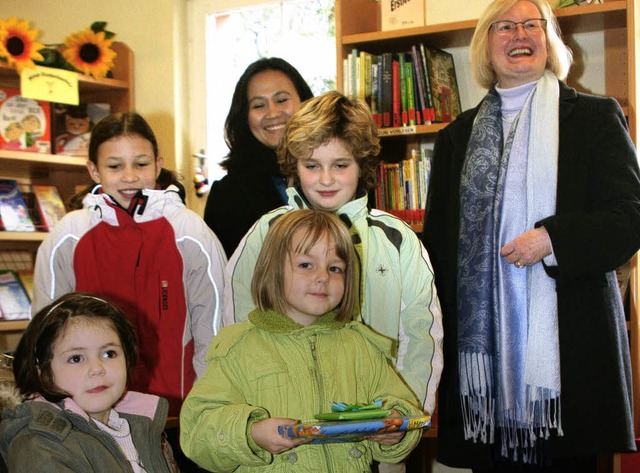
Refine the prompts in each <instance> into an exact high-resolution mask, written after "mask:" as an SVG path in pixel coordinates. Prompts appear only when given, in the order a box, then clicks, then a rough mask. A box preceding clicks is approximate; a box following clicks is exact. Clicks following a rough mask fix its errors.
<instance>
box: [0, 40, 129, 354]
mask: <svg viewBox="0 0 640 473" xmlns="http://www.w3.org/2000/svg"><path fill="white" fill-rule="evenodd" d="M112 48H113V49H114V50H115V52H116V53H117V57H116V58H115V60H114V67H113V69H112V70H111V77H109V78H105V79H99V80H96V79H94V78H92V77H89V76H86V75H84V74H80V73H78V74H77V77H78V87H79V99H80V103H81V104H85V103H86V104H91V103H93V104H108V105H109V108H110V110H111V111H113V112H117V111H128V110H132V109H133V103H134V101H133V53H132V52H131V50H130V49H129V47H128V46H127V45H126V44H124V43H113V45H112ZM19 87H20V77H19V76H18V74H17V73H16V71H15V70H14V69H13V68H12V67H9V66H8V65H7V64H6V63H5V62H4V61H2V60H0V88H7V89H17V88H19ZM49 125H50V124H49ZM52 136H53V135H52ZM52 141H53V140H52ZM86 161H87V158H86V157H81V156H67V155H62V154H48V153H37V152H28V151H15V150H6V149H0V179H13V180H15V181H17V182H18V184H19V186H20V188H21V192H22V193H23V195H25V194H30V193H31V192H32V191H34V190H35V189H38V186H41V188H45V189H46V188H47V187H46V186H55V187H56V189H57V190H58V191H59V194H60V197H61V199H62V201H63V202H65V203H66V202H68V201H69V199H70V197H71V196H72V195H74V194H75V193H76V191H77V188H78V186H82V185H86V184H89V183H90V178H89V175H88V172H87V169H86ZM34 188H35V189H34ZM49 210H51V209H49ZM39 211H40V212H41V213H42V212H43V211H47V209H42V208H39ZM38 228H39V227H36V229H38ZM47 234H48V233H47V232H45V231H34V232H30V231H23V232H13V231H0V252H2V251H13V250H22V251H26V252H28V254H29V255H31V256H32V257H33V258H34V259H35V253H36V251H37V249H38V246H39V245H40V244H41V243H42V241H43V240H44V239H45V238H46V236H47ZM0 269H3V268H0ZM27 323H28V321H23V320H19V321H0V332H6V333H3V334H2V335H1V336H0V352H1V351H6V350H12V349H14V348H15V345H16V344H17V341H18V339H19V335H20V333H19V332H21V331H22V330H24V328H25V327H26V325H27Z"/></svg>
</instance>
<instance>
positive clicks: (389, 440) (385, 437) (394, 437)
mask: <svg viewBox="0 0 640 473" xmlns="http://www.w3.org/2000/svg"><path fill="white" fill-rule="evenodd" d="M389 416H390V417H399V416H400V413H399V412H398V411H396V410H395V409H392V410H391V414H390V415H389ZM391 428H392V426H390V427H389V429H390V430H387V432H384V433H379V434H375V435H371V436H369V437H367V440H370V441H372V442H378V443H379V444H382V445H395V444H397V443H398V442H400V440H402V438H403V437H404V434H405V433H404V432H395V431H393V430H391Z"/></svg>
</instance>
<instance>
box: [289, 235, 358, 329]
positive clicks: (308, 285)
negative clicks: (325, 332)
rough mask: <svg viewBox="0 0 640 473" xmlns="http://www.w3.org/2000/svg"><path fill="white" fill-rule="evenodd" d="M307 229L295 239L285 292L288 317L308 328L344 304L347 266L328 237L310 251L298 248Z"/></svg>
mask: <svg viewBox="0 0 640 473" xmlns="http://www.w3.org/2000/svg"><path fill="white" fill-rule="evenodd" d="M305 230H306V229H300V230H298V231H297V232H296V233H294V235H293V238H292V240H291V248H292V250H291V251H289V254H288V256H287V259H286V261H285V263H284V264H285V271H284V293H285V299H286V301H287V306H288V311H287V316H288V317H289V318H290V319H291V320H293V321H294V322H298V323H299V324H302V325H304V326H305V327H306V326H309V325H311V324H312V323H313V321H314V320H316V319H317V318H318V317H320V316H321V315H322V314H325V313H327V312H329V311H330V310H332V309H334V308H336V307H337V306H338V305H339V304H340V301H342V296H343V295H344V272H345V268H346V264H345V262H344V261H343V260H342V259H341V258H340V257H339V256H338V255H337V254H336V249H335V245H334V243H333V240H332V239H330V238H328V237H327V236H326V235H325V236H323V237H322V238H320V239H319V240H318V241H317V242H316V244H315V245H313V246H312V247H311V248H309V251H304V250H305V248H298V247H299V246H301V245H300V242H301V240H302V239H303V236H304V234H305ZM295 250H299V251H295Z"/></svg>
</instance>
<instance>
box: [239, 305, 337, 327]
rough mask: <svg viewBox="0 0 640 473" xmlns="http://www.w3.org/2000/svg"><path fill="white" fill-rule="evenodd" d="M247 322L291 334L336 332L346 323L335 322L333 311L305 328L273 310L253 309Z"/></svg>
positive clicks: (334, 312) (334, 311)
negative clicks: (317, 329)
mask: <svg viewBox="0 0 640 473" xmlns="http://www.w3.org/2000/svg"><path fill="white" fill-rule="evenodd" d="M249 321H250V322H251V323H252V324H253V325H254V326H256V327H258V328H259V329H262V330H266V331H267V332H277V333H291V332H295V331H298V330H304V329H307V328H312V329H315V328H328V329H333V330H337V329H340V328H342V327H344V326H345V325H346V322H339V321H337V320H336V310H335V309H334V310H332V311H330V312H327V313H326V314H324V315H321V316H320V317H318V319H316V321H315V322H314V323H313V324H311V325H310V326H309V327H305V326H304V325H301V324H299V323H297V322H294V321H293V320H291V319H290V318H289V317H287V316H286V315H284V314H282V313H280V312H277V311H275V310H264V311H263V310H260V309H254V310H253V311H251V312H250V313H249Z"/></svg>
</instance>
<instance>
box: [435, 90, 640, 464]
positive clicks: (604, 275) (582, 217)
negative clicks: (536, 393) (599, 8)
mask: <svg viewBox="0 0 640 473" xmlns="http://www.w3.org/2000/svg"><path fill="white" fill-rule="evenodd" d="M477 111H478V108H475V109H473V110H469V111H466V112H464V113H463V114H461V115H460V116H459V117H458V119H457V120H456V121H454V122H453V123H451V124H450V125H449V126H447V127H446V128H445V129H443V130H442V131H441V132H440V133H439V134H438V136H437V138H436V144H435V150H434V162H433V168H432V175H431V181H430V188H429V194H428V196H427V212H426V215H425V222H424V230H423V241H424V243H425V246H426V248H427V250H428V252H429V255H430V256H431V261H432V263H433V267H434V272H435V280H436V287H437V290H438V295H439V297H440V301H441V304H442V312H443V322H444V370H443V373H442V379H441V382H440V388H439V395H438V457H439V460H440V461H441V462H443V463H445V464H447V465H450V466H455V467H465V468H487V467H489V465H490V458H491V453H492V452H491V448H489V447H488V446H487V445H485V444H483V443H481V442H478V443H476V444H474V443H473V442H472V441H471V440H469V441H465V440H464V434H463V423H462V416H461V409H460V397H459V392H458V389H457V361H458V358H457V357H458V355H457V348H456V342H457V318H456V279H457V269H456V266H457V251H458V229H459V219H460V215H459V212H460V208H459V189H460V174H461V169H462V164H463V160H464V157H465V151H466V147H467V143H468V141H469V136H470V133H471V128H472V125H473V120H474V118H475V116H476V114H477ZM559 114H560V124H559V126H560V138H559V140H560V141H559V156H558V184H557V186H558V188H557V204H556V214H555V215H553V216H550V217H548V218H546V219H544V220H542V221H541V222H538V225H544V227H545V228H546V229H547V231H548V233H549V236H550V238H551V242H552V245H553V250H554V253H555V256H556V258H557V261H558V266H557V267H553V268H545V269H546V270H547V274H549V276H551V277H553V278H555V279H556V284H557V294H558V312H559V315H558V318H559V321H558V322H559V337H560V370H561V382H562V394H561V403H562V406H561V409H562V411H561V416H562V428H563V430H564V437H558V438H553V439H552V442H551V444H552V454H553V455H554V456H558V457H560V456H577V455H589V454H596V453H599V452H611V451H629V450H633V449H635V447H634V442H633V424H632V422H633V418H632V396H631V368H630V358H629V344H628V339H627V332H626V326H625V320H624V311H623V307H622V301H621V298H620V293H619V290H618V287H617V283H616V278H615V274H614V270H615V268H616V267H618V266H620V265H621V264H623V263H625V262H626V261H628V260H629V259H630V258H631V257H632V256H633V255H634V253H635V252H636V251H637V250H638V248H639V247H640V173H639V170H638V164H637V160H636V153H635V149H634V146H633V143H632V141H631V138H630V137H629V134H628V132H627V128H626V127H627V125H626V121H625V118H624V115H623V113H622V110H621V109H620V106H619V105H618V103H617V102H616V101H615V100H613V99H611V98H602V97H595V96H590V95H585V94H579V93H576V91H575V90H574V89H571V88H569V87H567V86H566V85H564V84H563V83H560V111H559Z"/></svg>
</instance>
